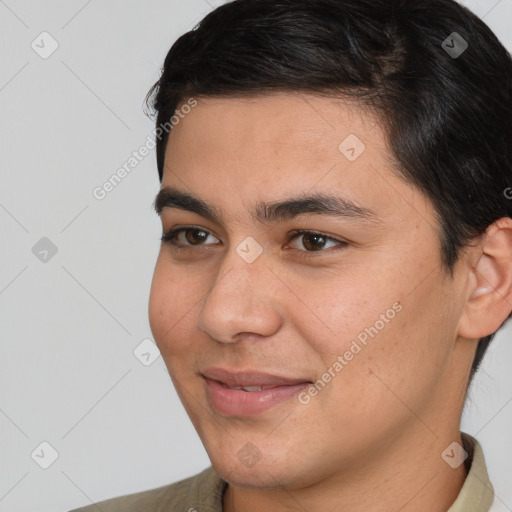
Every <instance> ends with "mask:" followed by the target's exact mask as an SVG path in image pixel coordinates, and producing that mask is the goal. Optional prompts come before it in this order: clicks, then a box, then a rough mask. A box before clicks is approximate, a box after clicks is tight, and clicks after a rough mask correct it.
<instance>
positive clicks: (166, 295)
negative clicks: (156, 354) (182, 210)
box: [148, 256, 197, 362]
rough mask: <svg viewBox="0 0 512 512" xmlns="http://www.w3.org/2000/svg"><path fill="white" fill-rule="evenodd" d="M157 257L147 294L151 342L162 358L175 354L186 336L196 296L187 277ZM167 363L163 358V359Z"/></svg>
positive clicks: (188, 337) (187, 338)
mask: <svg viewBox="0 0 512 512" xmlns="http://www.w3.org/2000/svg"><path fill="white" fill-rule="evenodd" d="M162 260H163V258H162V256H159V259H158V261H157V264H156V267H155V272H154V275H153V280H152V283H151V292H150V296H149V311H148V312H149V324H150V327H151V332H152V333H153V337H154V340H155V343H156V344H157V346H158V348H159V350H160V352H161V354H162V356H163V357H164V359H165V360H166V358H167V357H168V356H171V355H176V354H177V353H179V351H180V350H183V349H184V348H186V347H183V344H184V343H186V340H189V339H190V336H187V335H186V333H187V332H188V331H189V329H190V322H191V318H192V316H193V314H194V311H195V310H194V305H195V304H196V302H197V297H196V296H195V295H194V293H192V291H191V286H193V283H192V282H190V281H191V279H190V276H189V277H188V278H187V275H186V274H184V273H180V272H179V271H176V269H175V268H172V267H171V265H167V264H165V262H163V261H162ZM166 362H167V360H166Z"/></svg>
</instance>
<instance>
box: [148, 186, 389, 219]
mask: <svg viewBox="0 0 512 512" xmlns="http://www.w3.org/2000/svg"><path fill="white" fill-rule="evenodd" d="M164 208H178V209H180V210H185V211H189V212H193V213H197V214H198V215H201V216H203V217H206V218H208V219H210V220H212V221H213V222H216V223H218V224H221V223H222V218H223V215H222V212H221V211H220V210H219V209H217V208H216V207H214V206H211V205H208V204H207V203H205V202H204V201H203V200H202V199H199V198H198V197H195V196H194V195H192V194H189V193H186V192H182V191H180V190H178V189H175V188H172V187H165V188H162V189H161V190H160V191H159V192H158V194H157V195H156V198H155V201H154V209H155V211H156V213H157V214H158V215H161V213H162V211H163V209H164ZM250 214H251V216H252V218H253V219H255V220H256V221H258V222H260V223H262V224H268V223H271V222H277V221H283V220H288V219H293V218H295V217H298V216H299V215H304V214H317V215H329V216H332V217H340V218H344V219H351V220H363V221H370V222H378V221H379V219H378V217H377V215H376V214H375V213H374V212H373V211H372V210H370V209H368V208H365V207H363V206H360V205H357V204H355V203H354V202H352V201H350V200H348V199H345V198H343V197H339V196H335V195H326V194H313V195H302V196H298V197H292V198H289V199H285V200H281V201H276V202H272V203H257V204H256V206H255V209H254V211H252V212H250Z"/></svg>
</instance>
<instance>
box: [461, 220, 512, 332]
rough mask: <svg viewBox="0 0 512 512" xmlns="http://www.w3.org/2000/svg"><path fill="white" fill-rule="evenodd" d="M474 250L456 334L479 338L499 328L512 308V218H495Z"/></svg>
mask: <svg viewBox="0 0 512 512" xmlns="http://www.w3.org/2000/svg"><path fill="white" fill-rule="evenodd" d="M473 250H474V253H475V254H476V255H477V256H476V261H475V262H474V265H473V268H472V269H471V272H472V275H471V279H470V282H471V284H470V287H471V289H470V290H469V291H468V299H467V301H466V304H465V308H464V312H463V314H462V316H461V319H460V321H459V329H458V334H459V336H462V337H464V338H469V339H478V338H482V337H484V336H487V335H489V334H492V333H493V332H495V331H496V330H498V329H499V327H500V326H501V325H502V323H503V322H504V321H505V320H506V319H507V317H508V316H509V314H510V312H511V311H512V219H510V218H508V217H503V218H501V219H499V220H497V221H495V222H494V223H493V224H492V225H491V226H489V228H488V229H487V231H486V233H485V236H483V237H482V238H481V240H480V242H479V243H478V244H477V245H476V246H475V247H474V249H473Z"/></svg>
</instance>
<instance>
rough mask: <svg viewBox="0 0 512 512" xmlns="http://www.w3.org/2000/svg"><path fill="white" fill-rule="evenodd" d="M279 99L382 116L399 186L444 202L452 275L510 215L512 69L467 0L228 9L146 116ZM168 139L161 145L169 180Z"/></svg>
mask: <svg viewBox="0 0 512 512" xmlns="http://www.w3.org/2000/svg"><path fill="white" fill-rule="evenodd" d="M454 33H455V34H454ZM466 44H467V48H466ZM456 45H457V46H456ZM450 49H455V50H457V49H458V50H459V54H457V53H453V52H450ZM460 51H462V52H463V53H461V54H460ZM278 91H296V92H304V93H313V94H320V95H329V96H337V97H345V98H351V99H356V100H357V101H358V102H359V104H360V105H361V106H362V107H365V108H370V109H371V110H372V111H373V112H374V113H376V114H377V115H378V118H379V120H380V122H382V123H383V126H384V129H385V133H386V137H387V142H388V146H389V148H390V151H391V153H392V154H393V157H394V169H395V171H396V173H397V175H398V176H399V177H401V178H402V179H404V180H405V181H406V182H408V183H410V184H413V185H414V186H416V187H417V188H418V189H419V190H421V191H422V192H423V193H424V194H425V195H426V196H427V197H428V198H429V199H430V200H431V201H432V203H433V206H434V208H435V211H436V214H437V216H438V220H439V224H440V226H441V230H440V233H439V240H440V245H441V258H442V263H443V267H444V269H445V270H446V271H447V272H448V273H449V275H453V267H454V265H455V263H456V262H457V260H458V257H459V255H460V250H461V249H462V248H463V247H464V246H466V245H468V244H469V243H471V240H472V239H474V237H477V236H480V235H482V234H483V233H484V232H485V230H486V228H487V227H488V226H489V225H490V224H492V223H493V222H494V221H495V220H497V219H499V218H501V217H510V216H511V213H512V205H511V201H510V200H509V199H508V198H507V197H506V195H507V194H506V193H505V191H506V190H507V189H509V187H510V186H511V184H512V122H511V120H512V59H511V56H510V53H509V52H508V51H507V50H506V48H505V47H504V46H503V45H502V44H501V43H500V41H499V40H498V38H497V37H496V35H495V34H494V33H493V32H492V30H491V29H490V28H489V27H488V26H487V25H486V24H485V23H484V22H483V21H482V20H481V19H480V18H478V17H477V16H476V15H474V14H473V13H472V12H471V11H470V10H468V9H467V8H465V7H463V6H462V5H460V4H458V3H457V2H456V1H454V0H234V1H231V2H228V3H226V4H224V5H221V6H220V7H218V8H217V9H215V10H213V11H212V12H210V13H209V14H208V15H207V16H206V17H205V18H204V19H203V20H202V21H200V22H199V23H198V24H197V25H196V26H195V27H194V29H193V30H191V31H189V32H187V33H185V34H184V35H182V36H181V37H179V39H178V40H177V41H176V42H175V43H174V44H173V45H172V47H171V49H170V50H169V52H168V54H167V56H166V58H165V62H164V65H163V67H162V69H161V76H160V79H159V80H158V81H157V82H156V83H155V84H154V85H153V87H152V88H151V89H150V91H149V92H148V94H147V96H146V105H147V106H148V107H149V108H150V110H152V111H153V115H154V113H155V112H156V113H157V116H156V126H157V127H158V126H162V125H163V124H165V123H166V122H168V121H169V119H170V118H171V117H172V116H173V115H174V113H175V111H176V109H177V107H178V105H179V104H180V103H181V102H182V101H184V100H185V99H186V98H190V97H192V96H193V97H214V96H221V97H236V96H238V97H244V96H251V95H252V96H255V95H260V94H269V93H271V92H278ZM167 141H168V132H167V134H166V135H164V137H162V138H160V137H159V138H158V140H157V142H156V155H157V167H158V173H159V176H160V181H161V180H162V177H163V170H164V156H165V150H166V145H167ZM509 190H510V189H509ZM509 317H510V316H509ZM494 334H495V333H493V334H491V335H489V336H486V337H484V338H481V339H480V341H479V344H478V348H477V351H476V355H475V359H474V362H473V366H472V368H471V375H470V378H472V377H473V375H474V373H475V372H476V370H477V369H478V367H479V365H480V362H481V360H482V358H483V356H484V353H485V351H486V350H487V347H488V345H489V343H490V342H491V340H492V338H493V337H494Z"/></svg>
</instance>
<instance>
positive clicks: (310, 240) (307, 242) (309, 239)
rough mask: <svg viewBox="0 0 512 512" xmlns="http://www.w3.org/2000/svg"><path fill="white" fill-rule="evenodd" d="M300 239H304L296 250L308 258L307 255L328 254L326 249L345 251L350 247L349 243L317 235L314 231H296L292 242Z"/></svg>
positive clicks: (321, 234) (324, 235)
mask: <svg viewBox="0 0 512 512" xmlns="http://www.w3.org/2000/svg"><path fill="white" fill-rule="evenodd" d="M300 238H302V242H301V243H298V244H297V245H298V246H299V247H297V246H296V247H294V248H295V249H297V250H299V251H300V252H302V253H305V254H303V255H306V256H307V255H308V254H307V253H315V252H327V251H325V250H324V249H329V248H331V247H334V248H335V249H343V248H344V247H346V246H347V245H348V242H345V241H342V240H336V239H335V238H332V237H330V236H327V235H326V234H325V233H315V232H314V231H306V230H301V231H296V232H295V233H293V234H292V237H291V240H299V239H300ZM328 244H331V245H328ZM300 246H302V247H300Z"/></svg>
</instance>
